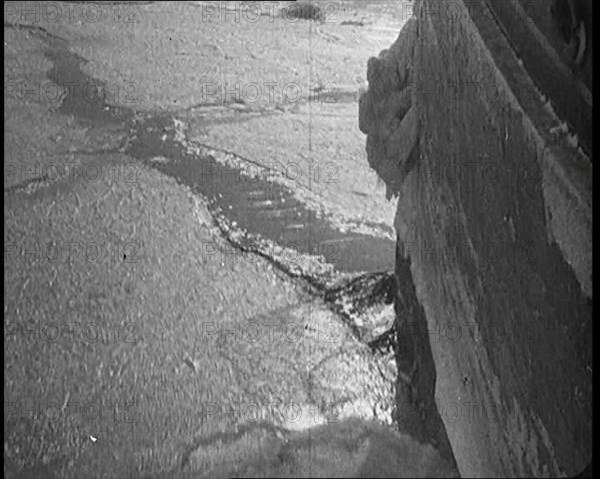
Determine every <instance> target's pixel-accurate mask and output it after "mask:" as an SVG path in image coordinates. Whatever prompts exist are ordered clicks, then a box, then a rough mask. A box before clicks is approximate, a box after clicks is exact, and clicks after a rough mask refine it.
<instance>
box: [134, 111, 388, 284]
mask: <svg viewBox="0 0 600 479" xmlns="http://www.w3.org/2000/svg"><path fill="white" fill-rule="evenodd" d="M171 125H172V120H171V119H170V118H164V119H163V118H154V119H152V120H150V121H146V122H144V123H143V124H141V125H139V127H137V128H136V129H135V134H134V139H133V140H132V141H131V144H130V148H129V149H128V151H127V153H128V154H129V155H131V156H133V157H134V158H138V159H140V160H141V161H144V162H147V163H148V164H149V165H152V167H154V168H156V169H158V170H159V171H161V172H163V173H165V174H168V175H170V176H172V177H174V178H176V179H177V181H179V182H180V183H181V184H184V185H186V186H189V187H190V188H191V189H192V190H193V191H194V192H196V193H199V194H202V195H203V196H205V197H206V198H207V199H208V200H209V204H210V205H211V208H212V210H213V212H214V214H215V215H216V216H217V218H218V221H219V223H220V226H222V229H224V230H225V232H226V234H227V235H228V237H230V238H232V239H234V240H235V242H236V243H237V244H239V245H240V246H241V247H243V248H245V249H248V250H252V251H256V252H259V253H261V254H263V255H265V256H268V257H270V258H272V259H275V260H276V261H277V262H278V263H279V265H280V266H282V267H283V268H284V269H286V270H287V271H289V272H292V273H295V274H298V275H302V276H318V275H325V276H327V277H330V276H332V275H333V276H335V272H336V271H337V272H340V273H372V272H380V271H388V270H390V269H391V268H392V267H393V264H394V263H393V261H394V254H395V243H394V242H393V241H390V240H389V239H387V238H378V237H374V236H370V235H366V234H360V233H353V232H341V231H339V230H337V229H336V228H334V227H333V226H332V225H331V224H330V223H329V222H328V221H327V219H326V218H323V217H320V216H319V215H318V214H317V213H316V212H315V211H313V210H311V209H309V208H307V207H306V206H305V205H304V204H303V203H302V202H301V201H299V200H298V199H297V198H295V197H294V195H293V192H292V191H291V190H290V189H289V188H288V187H286V186H283V185H281V184H277V183H275V182H272V181H269V180H268V179H266V178H264V176H266V175H267V176H268V175H269V174H270V172H269V171H268V170H267V169H263V170H262V171H260V170H256V169H255V170H253V172H250V171H248V170H245V171H241V170H239V169H236V168H235V167H231V166H224V165H223V164H222V163H220V162H218V161H217V160H216V159H215V158H214V156H212V155H211V154H210V153H208V152H209V151H210V150H208V149H204V154H200V155H195V154H193V153H189V152H188V151H186V148H184V146H183V145H182V144H181V143H180V142H178V141H177V140H176V138H175V136H176V135H177V132H176V131H174V130H173V129H172V128H171ZM265 173H266V175H265ZM365 224H367V225H368V222H365ZM375 226H376V225H375ZM313 279H317V278H313Z"/></svg>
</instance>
